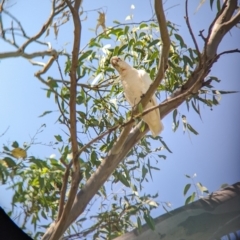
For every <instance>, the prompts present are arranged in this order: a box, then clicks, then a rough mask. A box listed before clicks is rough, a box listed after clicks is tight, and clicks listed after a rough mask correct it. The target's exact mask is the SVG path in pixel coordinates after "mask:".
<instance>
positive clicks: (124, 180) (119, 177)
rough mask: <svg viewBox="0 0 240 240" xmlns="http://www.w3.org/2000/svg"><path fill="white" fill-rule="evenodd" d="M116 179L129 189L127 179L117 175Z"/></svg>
mask: <svg viewBox="0 0 240 240" xmlns="http://www.w3.org/2000/svg"><path fill="white" fill-rule="evenodd" d="M118 179H119V181H120V182H121V183H122V184H124V185H125V186H126V187H130V184H129V182H128V180H127V178H126V177H125V176H124V175H122V174H118Z"/></svg>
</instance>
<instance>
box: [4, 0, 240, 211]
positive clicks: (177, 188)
mask: <svg viewBox="0 0 240 240" xmlns="http://www.w3.org/2000/svg"><path fill="white" fill-rule="evenodd" d="M179 2H180V4H179ZM190 2H191V4H190V6H189V16H190V21H191V25H192V28H193V30H194V34H195V35H196V38H197V41H198V43H199V46H200V47H202V44H203V43H202V40H201V39H200V38H199V37H198V36H197V35H198V33H199V31H200V30H202V29H205V33H207V31H208V29H207V28H208V26H209V24H210V23H211V21H212V19H213V18H214V12H211V11H210V10H209V5H208V4H209V3H208V2H207V1H206V3H205V5H203V7H202V8H200V10H199V11H198V12H196V13H195V11H196V8H197V3H193V2H197V1H190ZM10 3H11V1H10ZM10 3H9V4H10ZM131 4H133V5H134V6H135V9H134V10H131V9H130V6H131ZM176 4H177V5H176ZM83 6H84V9H85V10H91V9H97V8H99V7H104V6H107V13H106V16H107V19H106V26H107V27H109V26H113V23H112V21H113V20H118V21H120V22H125V18H126V16H127V15H129V14H132V13H133V14H134V22H139V21H142V20H148V19H150V17H151V8H150V5H149V1H141V3H140V1H137V0H135V1H127V0H123V1H117V0H101V1H93V0H91V1H84V5H83ZM164 7H165V9H169V10H168V11H167V12H166V17H167V19H168V20H170V21H171V22H173V23H176V24H177V25H178V27H179V29H180V31H179V34H180V35H182V36H183V37H184V40H185V42H186V43H187V44H188V45H189V46H193V43H192V41H191V38H190V35H189V33H188V31H187V27H186V24H185V21H184V15H185V14H184V2H183V1H176V0H174V1H166V3H165V6H164ZM171 7H172V8H171ZM23 9H24V10H23ZM46 9H48V10H46ZM103 9H104V10H105V9H106V8H105V7H104V8H103ZM8 11H11V13H12V14H13V15H15V16H17V17H18V19H19V20H20V21H21V23H22V25H23V26H25V28H26V30H27V33H28V34H29V35H32V34H35V33H36V32H37V31H38V29H40V27H41V25H42V24H43V23H44V22H45V21H46V18H47V16H48V14H49V13H50V1H37V0H31V1H30V0H26V1H17V2H16V4H15V5H14V6H13V7H10V8H9V9H8ZM97 18H98V14H97V13H96V12H89V13H88V16H87V20H86V21H83V22H82V24H83V33H82V42H81V46H82V47H84V46H85V44H86V43H87V41H88V40H89V39H90V38H91V37H93V36H94V32H93V31H91V30H89V29H94V28H95V26H96V20H97ZM98 31H101V29H100V28H99V29H98ZM239 39H240V31H239V29H237V28H234V29H233V30H231V33H228V34H227V36H226V37H225V38H224V40H223V41H222V43H221V45H220V47H219V50H218V51H219V52H220V51H223V50H230V49H235V48H240V42H239ZM45 40H46V41H50V42H51V44H52V46H53V47H55V48H56V49H62V48H65V47H66V48H67V49H68V50H70V48H71V43H72V28H71V26H69V25H66V26H63V28H62V29H60V33H59V36H58V39H57V40H56V39H54V38H53V35H51V36H50V37H48V38H47V39H45ZM35 49H36V48H35V47H34V46H33V47H31V48H29V49H28V51H32V50H35ZM8 50H11V48H10V46H9V45H7V44H3V43H2V42H1V45H0V51H1V52H4V51H8ZM44 60H45V61H47V60H46V59H44ZM239 62H240V54H238V55H237V54H231V55H224V56H223V57H222V58H221V59H220V60H218V62H217V63H216V64H215V65H214V67H213V69H212V72H211V73H210V75H214V76H217V77H219V79H221V83H220V84H214V86H215V87H216V88H217V89H219V90H235V91H239V90H240V83H239V76H240V70H239V67H237V64H238V63H239ZM238 65H239V64H238ZM37 69H38V67H35V66H32V65H31V64H30V63H29V62H28V61H27V60H25V59H21V58H15V59H3V60H0V73H1V74H0V87H1V88H0V89H1V94H0V109H1V127H0V134H1V133H2V132H4V131H5V130H6V129H7V127H8V126H9V127H10V128H9V130H8V131H7V133H6V134H5V135H4V136H3V137H1V138H0V143H1V146H2V145H3V144H8V145H11V142H12V141H15V140H17V141H18V142H19V143H20V144H23V143H24V142H28V141H30V137H31V136H33V135H34V134H35V132H36V131H37V129H38V128H39V127H40V126H41V125H42V124H43V123H46V124H47V127H46V129H45V130H44V132H43V133H42V134H40V135H39V136H38V140H39V142H44V143H48V142H50V141H53V140H54V139H53V135H57V134H58V133H59V132H61V131H62V127H61V126H59V125H57V124H56V123H55V121H56V116H57V115H56V114H55V115H54V114H53V115H49V116H46V117H44V118H38V116H39V115H41V114H42V113H43V112H44V111H46V110H57V107H56V105H54V101H53V100H49V99H47V98H46V97H45V96H46V93H45V91H43V90H42V88H44V86H43V85H42V84H41V83H40V82H39V81H38V80H37V79H36V78H34V72H36V71H37ZM56 71H57V66H56V65H54V68H53V69H52V70H51V71H50V74H54V73H56ZM162 98H163V99H164V93H163V94H162ZM239 102H240V93H237V94H231V95H223V96H222V99H221V102H220V105H219V106H217V107H214V108H213V110H212V111H211V110H210V109H209V108H208V107H204V106H202V107H201V114H202V120H201V119H200V118H199V117H198V116H197V115H196V114H195V113H194V110H190V112H188V111H187V108H186V106H185V104H183V105H182V106H181V107H179V109H178V110H179V112H180V113H181V114H183V115H186V116H187V119H188V121H189V123H190V124H191V125H192V126H193V127H194V128H195V129H196V130H197V131H198V132H199V135H198V136H195V135H192V134H191V137H190V138H189V136H188V134H187V133H185V134H183V131H182V128H181V127H180V128H179V130H178V131H177V132H176V133H173V132H172V114H169V115H168V116H167V117H165V118H164V119H163V124H164V127H165V129H164V131H163V133H162V137H163V139H164V141H165V142H166V143H167V144H168V146H169V147H170V149H171V150H172V152H173V153H172V154H169V153H168V152H167V151H165V152H163V154H166V155H167V159H166V160H162V159H160V160H159V163H158V165H157V167H159V168H160V169H161V171H157V172H155V174H154V176H153V181H151V180H150V181H149V182H148V183H147V184H146V185H145V188H146V192H149V191H150V192H152V193H156V192H158V193H159V199H158V201H159V202H160V201H168V202H171V204H172V207H173V208H176V207H179V206H182V205H183V204H184V201H185V197H184V196H183V188H184V186H185V185H186V184H187V183H189V179H187V178H186V177H185V176H184V175H185V174H188V175H193V174H194V173H196V174H197V177H196V179H195V180H196V182H197V181H199V182H201V183H202V184H203V185H205V186H206V187H207V188H208V189H209V191H210V192H212V191H216V190H218V189H219V188H220V186H221V184H223V183H228V184H233V183H235V182H237V181H239V180H240V174H239V172H240V171H239V170H240V163H239V159H240V151H239V142H240V128H239V123H240V114H239V106H238V105H239ZM154 147H159V146H153V148H154ZM53 153H55V154H57V151H54V150H53V149H52V148H50V147H46V146H42V145H35V146H33V147H32V148H31V149H30V153H28V155H35V156H39V157H48V156H50V155H51V154H53ZM193 190H194V189H193ZM0 195H1V196H5V197H4V198H1V199H0V205H1V206H2V207H4V208H6V209H10V208H11V205H10V202H9V199H10V195H11V194H10V193H8V194H6V189H5V186H3V187H0ZM162 213H163V211H162V209H161V208H159V210H158V211H155V213H154V215H155V216H158V215H160V214H162Z"/></svg>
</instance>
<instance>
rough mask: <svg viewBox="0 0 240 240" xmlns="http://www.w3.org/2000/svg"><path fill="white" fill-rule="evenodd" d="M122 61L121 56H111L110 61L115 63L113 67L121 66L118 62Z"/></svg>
mask: <svg viewBox="0 0 240 240" xmlns="http://www.w3.org/2000/svg"><path fill="white" fill-rule="evenodd" d="M120 61H121V58H119V57H116V56H115V57H112V58H111V60H110V62H111V64H112V65H113V67H117V66H119V65H118V63H119V62H120Z"/></svg>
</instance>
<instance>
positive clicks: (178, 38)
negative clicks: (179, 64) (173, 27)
mask: <svg viewBox="0 0 240 240" xmlns="http://www.w3.org/2000/svg"><path fill="white" fill-rule="evenodd" d="M174 36H175V38H176V39H177V40H178V41H179V43H180V46H181V48H186V47H187V45H186V44H185V43H184V41H183V38H182V37H181V36H180V35H179V34H176V33H175V34H174Z"/></svg>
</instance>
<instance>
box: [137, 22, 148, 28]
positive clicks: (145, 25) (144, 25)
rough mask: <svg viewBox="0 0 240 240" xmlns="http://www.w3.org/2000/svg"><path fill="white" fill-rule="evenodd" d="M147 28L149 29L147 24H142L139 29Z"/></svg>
mask: <svg viewBox="0 0 240 240" xmlns="http://www.w3.org/2000/svg"><path fill="white" fill-rule="evenodd" d="M146 27H148V25H147V24H146V23H141V24H140V25H139V28H140V29H142V28H146Z"/></svg>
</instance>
